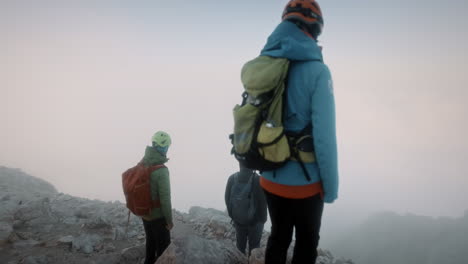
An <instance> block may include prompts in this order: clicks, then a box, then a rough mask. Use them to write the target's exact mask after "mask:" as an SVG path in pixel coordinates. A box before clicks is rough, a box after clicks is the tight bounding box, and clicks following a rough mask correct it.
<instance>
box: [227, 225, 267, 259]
mask: <svg viewBox="0 0 468 264" xmlns="http://www.w3.org/2000/svg"><path fill="white" fill-rule="evenodd" d="M234 226H235V228H236V246H237V248H238V249H239V251H240V252H242V253H244V254H245V248H246V247H247V240H249V256H250V252H252V249H254V248H258V247H260V241H261V240H262V233H263V226H264V223H262V222H259V223H255V224H252V225H239V224H237V223H236V224H234Z"/></svg>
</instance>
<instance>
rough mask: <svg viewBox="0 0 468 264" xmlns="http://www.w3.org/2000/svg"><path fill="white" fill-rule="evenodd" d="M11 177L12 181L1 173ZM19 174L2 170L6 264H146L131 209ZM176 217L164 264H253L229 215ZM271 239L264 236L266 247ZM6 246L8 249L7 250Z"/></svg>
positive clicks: (258, 256) (205, 212)
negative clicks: (238, 245)
mask: <svg viewBox="0 0 468 264" xmlns="http://www.w3.org/2000/svg"><path fill="white" fill-rule="evenodd" d="M5 171H7V173H6V174H8V175H7V176H5V174H2V173H4V172H5ZM18 173H20V174H21V173H22V172H20V171H18V170H7V169H5V168H4V167H0V251H1V252H0V262H1V263H3V262H6V263H11V264H13V263H14V264H24V263H28V264H41V263H50V264H63V263H69V264H75V263H90V264H91V263H94V264H127V263H142V261H143V260H144V257H145V245H144V242H145V241H144V240H145V233H144V229H143V225H142V223H141V218H139V217H136V216H134V215H131V216H130V218H128V212H129V211H128V209H127V208H126V206H125V204H123V203H121V202H102V201H98V200H90V199H84V198H78V197H73V196H70V195H67V194H63V193H57V192H56V191H55V188H54V187H53V186H51V185H50V184H48V183H45V182H44V181H41V180H39V179H36V178H34V177H31V176H27V175H20V177H19V178H18V179H16V178H15V177H16V176H17V174H18ZM22 174H24V173H22ZM21 178H22V179H21ZM5 183H6V184H5ZM23 184H29V185H28V186H24V185H23ZM30 186H33V188H30ZM36 189H37V190H36ZM173 217H174V229H173V230H172V231H171V239H172V242H173V243H171V245H170V246H169V247H168V248H167V249H166V251H165V252H164V254H163V255H162V256H161V257H160V258H159V260H158V263H169V264H170V263H178V264H184V263H190V264H197V263H202V264H205V263H207V264H210V263H216V264H218V263H223V264H224V263H239V264H240V263H242V264H244V263H247V257H246V256H244V255H243V254H242V253H240V252H239V251H238V250H237V248H236V247H235V231H234V228H233V226H232V224H231V219H230V218H229V217H228V215H227V214H226V213H225V212H222V211H219V210H216V209H206V208H202V207H192V208H190V211H189V213H183V212H178V211H176V210H173ZM128 219H129V220H128ZM127 221H128V222H127ZM127 228H128V229H127ZM126 231H127V232H126ZM267 237H268V233H267V232H264V235H263V237H262V242H261V246H262V247H264V246H265V242H266V238H267ZM1 241H3V242H6V243H5V244H4V245H1ZM262 250H263V251H262ZM41 254H48V255H46V256H42V255H41ZM263 255H264V248H263V249H258V250H256V251H255V250H254V251H253V253H252V257H251V262H252V263H262V262H261V261H263ZM325 255H326V254H325ZM330 256H331V254H330ZM331 257H332V256H331ZM328 259H329V258H328V255H327V256H326V257H323V258H322V260H323V261H325V262H321V263H322V264H324V263H326V264H350V263H348V262H342V261H341V260H338V261H336V262H326V261H327V260H328ZM322 260H320V261H322ZM2 261H3V262H2ZM340 261H341V262H340Z"/></svg>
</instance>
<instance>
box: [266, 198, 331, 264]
mask: <svg viewBox="0 0 468 264" xmlns="http://www.w3.org/2000/svg"><path fill="white" fill-rule="evenodd" d="M265 195H266V199H267V203H268V211H269V213H270V219H271V235H270V237H269V238H268V243H267V248H266V253H265V264H272V263H281V264H284V263H286V258H287V253H288V248H289V245H290V244H291V240H292V234H293V228H296V245H295V247H294V254H293V259H292V263H293V264H299V263H300V264H309V263H310V264H314V263H315V260H316V259H317V247H318V243H319V239H320V236H319V232H320V224H321V220H322V212H323V200H322V198H321V197H320V194H318V195H315V196H312V197H308V198H305V199H288V198H283V197H280V196H277V195H274V194H272V193H269V192H267V191H265Z"/></svg>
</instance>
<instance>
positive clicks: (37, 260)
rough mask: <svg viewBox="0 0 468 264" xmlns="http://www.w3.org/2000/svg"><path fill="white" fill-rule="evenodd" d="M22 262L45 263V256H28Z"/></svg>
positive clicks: (30, 263)
mask: <svg viewBox="0 0 468 264" xmlns="http://www.w3.org/2000/svg"><path fill="white" fill-rule="evenodd" d="M22 263H23V264H47V263H49V262H48V259H47V256H29V257H27V258H25V259H24V260H23V262H22Z"/></svg>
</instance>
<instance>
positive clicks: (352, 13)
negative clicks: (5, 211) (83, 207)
mask: <svg viewBox="0 0 468 264" xmlns="http://www.w3.org/2000/svg"><path fill="white" fill-rule="evenodd" d="M195 2H196V3H195ZM285 3H286V1H266V0H262V1H223V2H219V1H211V0H210V1H177V5H175V4H173V3H172V2H163V1H139V2H132V3H130V2H126V3H124V2H119V1H113V2H112V3H111V2H106V1H102V2H100V3H98V4H97V3H93V2H90V1H80V3H79V4H78V3H77V1H73V3H72V1H59V2H57V1H41V3H40V4H39V3H37V2H36V1H1V2H0V124H1V126H2V127H1V130H0V165H3V166H8V167H18V168H22V169H23V170H24V171H26V172H27V173H29V174H32V175H35V176H37V177H40V178H43V179H45V180H47V181H49V182H51V183H52V184H53V185H55V186H56V187H57V188H58V190H59V191H61V192H64V193H69V194H72V195H77V196H83V197H88V198H98V199H103V200H121V201H122V200H123V199H124V198H123V194H122V190H121V178H120V177H121V176H120V175H121V173H122V172H123V171H124V170H125V169H126V168H128V167H130V166H132V165H134V164H135V163H136V162H138V161H139V160H140V159H141V158H142V156H143V154H144V149H145V146H146V145H148V144H150V138H151V136H152V134H153V133H154V132H155V131H157V130H166V131H167V132H169V133H170V134H171V136H172V138H173V145H172V146H171V148H170V150H169V152H168V156H169V158H170V161H169V163H168V164H167V165H168V167H169V169H170V172H171V185H172V199H173V206H174V207H175V208H177V209H180V210H187V209H188V208H189V207H190V206H192V205H200V206H207V207H214V208H218V209H224V200H223V194H224V187H225V184H226V181H227V177H228V176H229V175H230V174H232V173H234V172H235V171H236V169H237V164H236V162H235V159H234V158H233V157H232V156H231V155H230V154H229V152H230V142H229V141H228V135H229V133H231V131H232V128H233V119H232V112H231V111H232V108H233V106H234V105H235V104H237V103H240V101H241V97H240V95H241V93H242V85H241V82H240V69H241V67H242V65H243V63H245V62H246V61H248V60H250V59H252V58H254V57H255V56H256V55H258V53H259V52H260V50H261V48H262V47H263V45H264V43H265V41H266V38H267V37H268V35H269V34H270V33H271V31H272V30H273V29H274V27H275V26H276V25H277V24H278V23H279V22H280V15H281V12H282V8H283V6H284V4H285ZM320 3H321V5H322V9H323V12H324V14H325V28H324V34H323V36H321V38H320V43H321V45H323V46H324V57H325V62H326V63H327V64H328V65H329V67H330V69H331V71H332V75H333V79H334V85H335V96H336V107H337V131H338V148H339V171H340V193H339V199H338V201H337V202H335V203H334V204H333V205H329V206H327V209H326V210H327V212H330V213H333V212H335V213H337V212H341V213H346V212H349V213H352V212H353V211H358V212H369V211H382V210H393V211H397V212H412V213H416V214H423V215H432V216H440V215H448V216H459V215H462V214H463V211H464V210H465V209H468V206H467V205H468V195H467V194H466V190H467V189H468V177H467V175H468V169H467V165H466V160H467V157H468V140H467V139H466V135H468V126H467V124H468V117H467V116H468V108H467V106H466V101H467V99H468V96H467V95H468V92H467V90H466V89H465V88H466V83H468V75H467V69H468V68H467V66H468V65H467V61H468V54H467V48H466V47H467V46H468V35H467V34H466V27H467V26H468V19H467V18H465V11H466V10H467V8H466V4H465V3H463V1H457V0H455V1H447V2H444V3H440V2H436V1H411V3H406V1H393V2H388V1H364V0H361V1H353V2H352V3H351V2H350V3H348V2H345V3H343V1H321V2H320ZM436 3H437V5H436Z"/></svg>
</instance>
